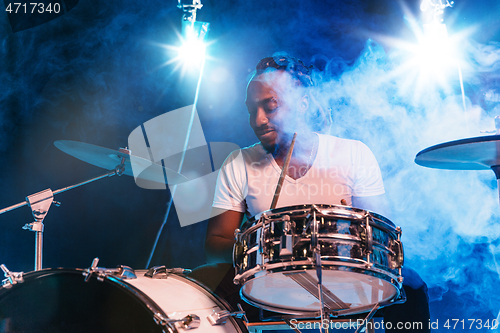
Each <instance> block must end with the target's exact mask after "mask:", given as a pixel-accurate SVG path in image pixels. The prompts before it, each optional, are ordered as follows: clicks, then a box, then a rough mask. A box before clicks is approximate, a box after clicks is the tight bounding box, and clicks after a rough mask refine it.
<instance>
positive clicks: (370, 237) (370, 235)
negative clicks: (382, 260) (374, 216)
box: [365, 214, 373, 268]
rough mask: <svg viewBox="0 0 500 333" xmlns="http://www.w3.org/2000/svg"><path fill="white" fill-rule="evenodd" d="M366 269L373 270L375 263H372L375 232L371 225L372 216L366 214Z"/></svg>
mask: <svg viewBox="0 0 500 333" xmlns="http://www.w3.org/2000/svg"><path fill="white" fill-rule="evenodd" d="M365 219H366V268H371V267H372V266H373V263H372V262H371V258H370V255H371V254H372V253H373V232H372V227H371V225H370V214H366V217H365Z"/></svg>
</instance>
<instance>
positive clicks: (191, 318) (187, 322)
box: [154, 313, 201, 330]
mask: <svg viewBox="0 0 500 333" xmlns="http://www.w3.org/2000/svg"><path fill="white" fill-rule="evenodd" d="M154 318H155V320H156V321H157V323H158V324H160V325H162V326H166V325H170V324H176V323H179V324H180V326H181V327H182V328H183V329H185V330H190V329H193V328H198V327H200V324H201V320H200V317H198V316H197V315H195V314H188V315H187V316H185V317H184V318H181V319H170V318H168V317H165V316H164V315H162V314H161V313H155V315H154Z"/></svg>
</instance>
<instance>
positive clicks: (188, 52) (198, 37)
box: [177, 21, 210, 68]
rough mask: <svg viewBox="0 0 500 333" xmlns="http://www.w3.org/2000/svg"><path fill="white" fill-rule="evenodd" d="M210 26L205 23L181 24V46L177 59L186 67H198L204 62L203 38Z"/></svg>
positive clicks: (204, 48)
mask: <svg viewBox="0 0 500 333" xmlns="http://www.w3.org/2000/svg"><path fill="white" fill-rule="evenodd" d="M209 26H210V24H209V23H207V22H190V21H183V22H182V44H181V46H180V47H179V48H178V50H177V51H178V53H177V58H178V60H180V61H182V62H183V63H184V65H185V66H188V67H192V66H195V67H198V68H199V67H200V66H201V63H202V62H203V61H204V60H205V51H206V45H205V37H206V35H207V33H208V28H209Z"/></svg>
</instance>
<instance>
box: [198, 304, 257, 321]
mask: <svg viewBox="0 0 500 333" xmlns="http://www.w3.org/2000/svg"><path fill="white" fill-rule="evenodd" d="M238 309H239V310H240V311H237V312H229V311H227V310H223V311H219V312H215V313H212V314H211V315H209V316H208V317H207V319H208V322H209V323H210V324H211V325H212V326H215V325H222V324H225V323H226V320H227V319H228V318H229V317H235V318H239V319H242V318H243V319H244V320H245V321H246V322H248V319H247V317H246V315H245V311H243V308H242V307H241V305H239V304H238Z"/></svg>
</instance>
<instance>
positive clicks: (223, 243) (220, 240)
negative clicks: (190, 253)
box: [205, 208, 244, 264]
mask: <svg viewBox="0 0 500 333" xmlns="http://www.w3.org/2000/svg"><path fill="white" fill-rule="evenodd" d="M212 216H213V217H211V218H210V219H209V220H208V228H207V234H206V236H205V256H206V260H207V263H209V264H210V263H232V262H233V245H234V230H236V229H238V228H239V227H240V225H241V222H242V221H243V216H244V214H243V213H240V212H237V211H233V210H223V209H219V208H214V209H213V211H212Z"/></svg>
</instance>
